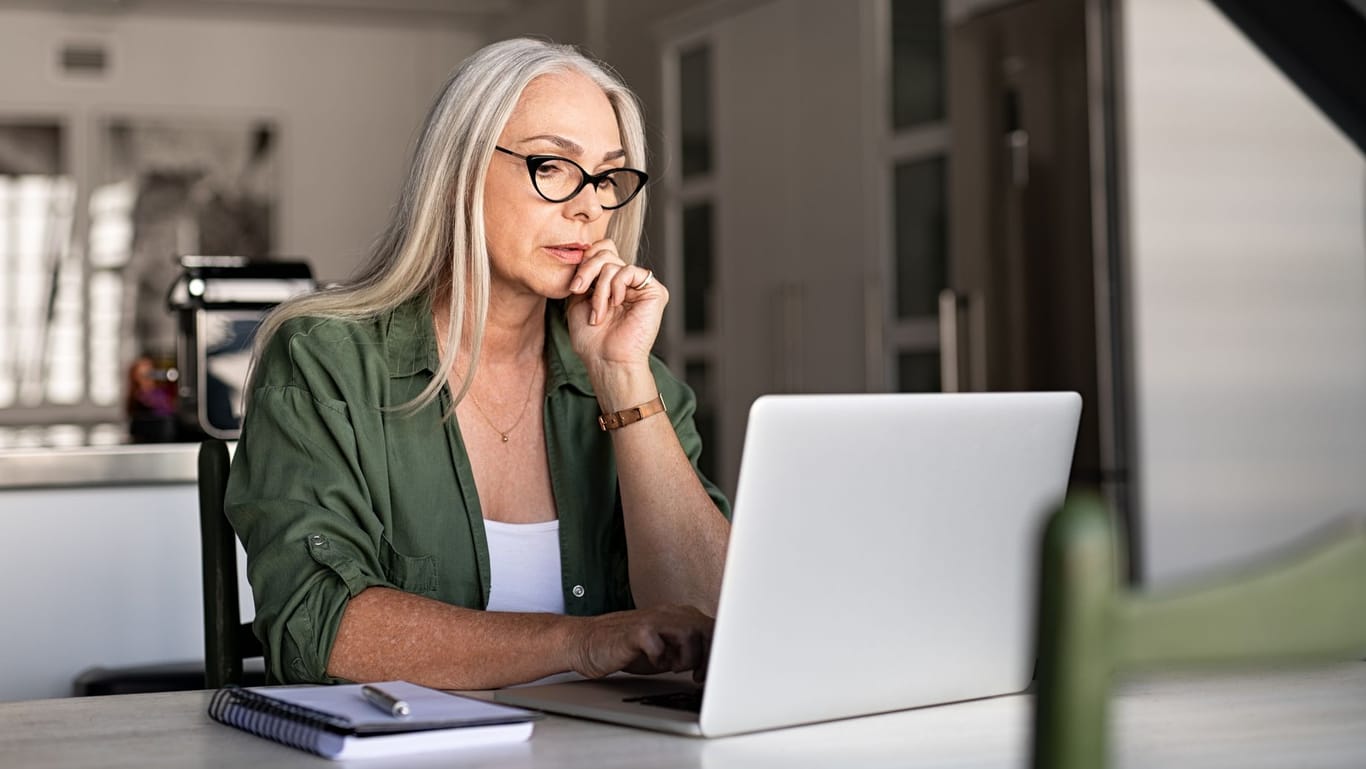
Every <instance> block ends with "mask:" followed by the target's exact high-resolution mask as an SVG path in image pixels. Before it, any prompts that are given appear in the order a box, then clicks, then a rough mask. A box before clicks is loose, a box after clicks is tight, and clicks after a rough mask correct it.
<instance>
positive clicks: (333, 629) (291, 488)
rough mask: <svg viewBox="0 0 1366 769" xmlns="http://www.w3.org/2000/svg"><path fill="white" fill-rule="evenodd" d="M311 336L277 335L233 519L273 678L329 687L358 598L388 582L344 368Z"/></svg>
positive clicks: (264, 364) (246, 429)
mask: <svg viewBox="0 0 1366 769" xmlns="http://www.w3.org/2000/svg"><path fill="white" fill-rule="evenodd" d="M328 357H329V356H328V355H327V351H326V350H325V349H324V350H316V349H312V348H311V346H310V344H309V340H308V339H307V334H296V333H293V332H291V331H290V330H289V328H288V326H287V327H286V328H284V329H281V330H280V331H279V332H277V333H276V335H275V337H274V338H273V339H272V340H271V341H270V343H269V344H268V346H267V348H266V350H265V351H264V353H263V355H262V357H261V360H260V362H259V363H258V375H257V377H256V384H254V386H253V389H252V392H251V395H250V400H249V405H248V409H247V415H246V419H245V421H244V424H243V428H242V435H241V439H240V441H239V443H238V447H237V451H236V454H235V456H234V459H233V465H232V471H231V473H230V475H229V483H228V492H227V499H226V503H227V504H226V510H227V515H228V518H229V520H230V521H231V522H232V525H233V528H234V529H236V531H237V534H238V536H239V537H240V538H241V540H242V544H243V547H244V548H245V549H246V552H247V564H248V566H247V575H248V578H249V580H250V581H251V586H252V592H253V593H254V595H255V599H256V620H255V623H254V629H255V632H256V634H257V636H258V637H260V638H261V641H262V643H263V645H264V647H265V655H266V664H267V668H268V672H269V674H270V676H271V677H272V678H273V679H275V680H278V681H281V682H289V683H305V682H318V683H322V682H332V681H335V679H331V678H329V677H328V675H327V672H326V671H327V662H328V658H329V656H330V655H331V651H332V644H333V642H334V641H335V639H336V636H337V628H338V627H339V625H340V623H341V617H342V614H343V612H344V611H345V609H346V604H347V602H348V601H349V600H350V598H351V597H352V596H355V595H357V594H358V593H360V592H361V591H363V590H365V589H366V588H368V587H371V586H374V585H386V584H388V583H387V582H386V580H385V577H384V574H385V572H384V569H383V568H382V565H381V562H380V557H379V553H378V543H379V539H380V529H381V526H380V522H379V520H378V518H377V516H376V515H375V513H374V507H373V505H372V504H371V499H370V491H369V489H368V487H367V484H366V480H365V476H364V473H363V469H362V461H361V457H360V456H359V453H358V442H357V436H356V430H355V427H354V426H353V421H352V419H351V416H350V415H349V413H348V406H347V402H346V401H345V400H342V397H344V394H343V392H341V390H340V389H339V386H338V382H337V380H336V378H335V377H334V376H333V374H332V370H333V369H335V367H336V365H337V362H336V361H335V360H333V361H329V360H327V358H328Z"/></svg>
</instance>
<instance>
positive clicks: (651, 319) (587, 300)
mask: <svg viewBox="0 0 1366 769" xmlns="http://www.w3.org/2000/svg"><path fill="white" fill-rule="evenodd" d="M569 290H570V292H571V294H570V297H569V302H568V306H567V315H568V320H569V338H570V340H571V341H572V342H573V345H574V352H576V353H578V355H579V357H580V358H582V359H583V362H584V364H585V365H587V366H588V368H589V372H590V374H591V373H593V372H595V371H601V370H603V369H610V368H621V367H631V366H648V365H649V360H650V349H651V348H652V347H653V346H654V343H655V337H656V336H657V335H658V334H659V323H660V319H661V318H662V317H663V315H664V306H665V305H667V304H668V303H669V292H668V289H666V288H664V286H662V285H660V283H659V280H658V279H657V278H656V277H655V276H654V274H653V273H652V272H650V271H649V270H647V269H645V268H643V267H636V266H634V265H627V264H626V263H625V262H623V261H622V259H621V256H620V255H618V254H617V246H616V244H615V243H613V242H612V240H611V239H610V238H605V239H603V240H599V241H598V242H596V243H594V244H593V245H591V246H590V247H589V248H588V257H587V258H586V259H584V260H583V262H582V263H581V264H580V265H579V269H578V272H577V274H575V276H574V279H573V280H571V281H570V284H569Z"/></svg>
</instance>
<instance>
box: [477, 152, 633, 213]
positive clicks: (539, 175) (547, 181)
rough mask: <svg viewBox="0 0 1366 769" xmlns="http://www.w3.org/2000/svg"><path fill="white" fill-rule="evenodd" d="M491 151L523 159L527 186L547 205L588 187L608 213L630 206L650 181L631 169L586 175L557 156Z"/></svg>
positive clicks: (576, 164)
mask: <svg viewBox="0 0 1366 769" xmlns="http://www.w3.org/2000/svg"><path fill="white" fill-rule="evenodd" d="M494 149H496V150H498V151H499V152H501V153H503V154H505V155H511V156H513V157H514V158H521V159H522V160H525V161H526V170H527V173H528V174H529V175H530V176H531V186H532V187H535V188H536V192H537V194H539V195H540V196H541V197H543V198H545V199H546V200H548V201H550V202H551V203H563V202H565V201H566V200H569V199H570V198H572V197H574V196H575V195H577V194H579V191H580V190H582V189H583V188H584V187H586V186H588V185H589V184H591V185H593V189H594V191H596V193H597V196H598V205H600V206H602V207H603V208H604V209H606V210H608V211H611V210H613V209H617V208H621V207H622V206H624V205H626V204H627V203H630V202H631V200H632V198H634V197H635V196H636V195H638V194H640V191H641V190H642V189H644V187H645V182H646V181H648V180H649V178H650V176H649V174H647V173H645V172H644V171H640V170H637V169H635V168H612V169H609V170H607V171H603V172H602V173H600V174H590V173H588V172H587V171H585V170H583V166H581V165H579V164H578V163H575V162H574V161H572V160H570V159H569V158H562V157H559V156H558V155H519V154H517V153H516V152H513V151H512V150H509V149H503V148H502V147H496V146H495V147H494Z"/></svg>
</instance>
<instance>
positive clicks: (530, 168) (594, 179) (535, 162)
mask: <svg viewBox="0 0 1366 769" xmlns="http://www.w3.org/2000/svg"><path fill="white" fill-rule="evenodd" d="M493 148H494V149H495V150H497V151H499V152H501V153H503V154H504V155H511V156H513V157H514V158H519V159H521V160H523V161H526V172H527V175H528V176H530V177H531V188H532V189H534V190H536V194H537V195H540V196H541V197H542V198H544V199H545V200H547V201H549V202H551V203H563V202H565V201H566V200H573V199H574V197H575V196H577V195H578V194H579V193H580V192H583V188H584V187H587V186H588V185H589V184H592V185H593V187H594V195H596V194H597V192H596V188H597V186H598V185H599V184H601V183H602V182H605V181H608V180H609V179H611V177H612V175H613V174H632V175H634V176H638V177H640V186H638V187H636V189H635V191H634V192H632V193H631V196H630V197H628V198H626V199H625V200H623V201H621V202H620V203H617V204H615V205H611V206H608V205H603V203H602V200H601V199H599V200H598V205H600V206H602V210H604V211H615V210H617V209H618V208H621V207H622V206H624V205H626V204H627V203H630V202H631V201H632V200H635V199H636V196H637V195H639V194H640V191H641V190H643V189H645V183H646V182H648V181H650V175H649V174H647V173H645V172H644V171H642V170H640V169H639V168H611V169H608V170H606V171H603V172H602V173H600V174H590V173H588V171H587V170H585V169H584V167H583V166H581V165H579V164H578V163H575V162H574V161H572V160H570V159H569V158H566V157H562V156H560V155H523V154H521V153H519V152H513V151H512V150H510V149H507V148H506V147H499V146H497V145H494V147H493ZM552 160H562V161H564V162H566V163H568V164H569V165H571V166H574V167H575V168H577V169H579V185H578V186H577V187H575V188H574V191H573V192H571V193H569V194H568V195H565V196H564V197H562V198H552V197H550V196H549V195H547V194H545V193H544V192H542V191H541V186H540V185H539V184H537V183H536V170H537V169H538V168H540V167H541V166H543V165H545V164H546V163H549V162H550V161H552Z"/></svg>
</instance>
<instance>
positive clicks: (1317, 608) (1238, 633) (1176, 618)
mask: <svg viewBox="0 0 1366 769" xmlns="http://www.w3.org/2000/svg"><path fill="white" fill-rule="evenodd" d="M1122 552H1124V549H1123V548H1122V547H1121V542H1120V540H1119V535H1118V533H1117V532H1116V529H1115V526H1114V522H1113V519H1112V517H1111V516H1110V514H1109V511H1108V510H1107V509H1106V507H1105V505H1104V503H1103V502H1102V501H1101V500H1100V499H1098V498H1097V497H1095V496H1090V495H1086V496H1077V497H1072V498H1069V499H1068V501H1067V502H1066V503H1065V504H1064V505H1063V507H1062V509H1060V510H1058V511H1057V512H1056V513H1054V515H1053V516H1052V518H1051V519H1050V520H1049V522H1048V526H1047V528H1046V530H1045V533H1044V538H1043V553H1042V562H1041V569H1040V589H1039V605H1038V610H1039V614H1038V622H1037V628H1038V637H1037V643H1038V648H1037V651H1038V668H1037V671H1036V677H1035V693H1036V702H1035V717H1034V735H1033V737H1034V742H1033V765H1034V766H1035V767H1036V768H1037V769H1043V768H1044V767H1047V768H1048V769H1082V768H1083V767H1084V768H1085V769H1099V768H1100V767H1103V766H1105V764H1106V760H1107V758H1108V756H1107V748H1106V744H1107V743H1106V728H1107V718H1108V711H1107V701H1108V698H1109V690H1110V687H1111V684H1112V682H1113V680H1114V678H1115V676H1116V674H1118V673H1121V672H1123V671H1126V670H1143V669H1154V668H1159V667H1193V666H1214V665H1217V666H1234V665H1246V664H1254V663H1259V662H1261V663H1265V662H1271V661H1306V662H1307V661H1314V660H1331V659H1342V660H1349V659H1360V658H1361V657H1362V656H1363V655H1366V521H1363V520H1361V519H1351V520H1348V521H1346V522H1345V523H1344V524H1342V526H1341V527H1340V528H1338V529H1337V530H1336V531H1334V532H1332V533H1331V535H1330V536H1327V537H1325V538H1324V541H1323V542H1320V543H1317V544H1315V545H1313V546H1307V547H1302V548H1299V549H1297V550H1296V551H1295V552H1293V553H1289V554H1286V555H1283V556H1281V557H1279V558H1276V559H1274V560H1269V561H1265V562H1261V563H1259V564H1256V565H1251V566H1248V567H1244V568H1243V569H1240V570H1238V571H1237V572H1235V573H1232V574H1228V575H1226V576H1224V577H1222V578H1220V579H1217V580H1209V581H1205V582H1201V583H1199V584H1192V585H1187V586H1184V587H1181V588H1178V589H1165V590H1161V591H1148V592H1144V591H1135V590H1130V589H1128V588H1125V587H1123V586H1122V585H1121V584H1120V581H1119V575H1120V573H1121V571H1120V561H1119V556H1118V554H1119V553H1122Z"/></svg>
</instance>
